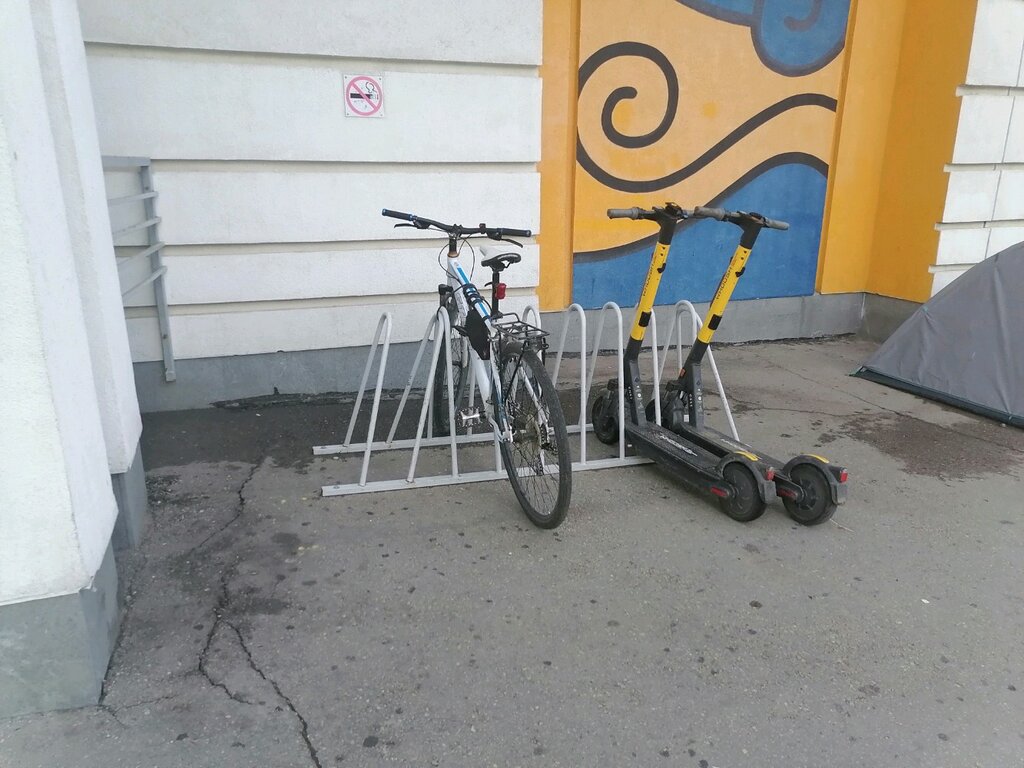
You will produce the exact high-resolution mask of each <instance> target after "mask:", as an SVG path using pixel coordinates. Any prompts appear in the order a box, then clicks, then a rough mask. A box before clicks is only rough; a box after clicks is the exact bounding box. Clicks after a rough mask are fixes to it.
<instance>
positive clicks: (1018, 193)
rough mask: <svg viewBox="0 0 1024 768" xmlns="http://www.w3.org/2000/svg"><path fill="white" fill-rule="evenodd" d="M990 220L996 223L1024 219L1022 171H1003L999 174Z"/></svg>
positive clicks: (1023, 181)
mask: <svg viewBox="0 0 1024 768" xmlns="http://www.w3.org/2000/svg"><path fill="white" fill-rule="evenodd" d="M991 218H992V219H994V220H996V221H999V220H1007V219H1010V220H1013V219H1024V171H1009V170H1004V171H1002V172H1001V173H1000V179H999V190H998V192H997V193H996V206H995V211H994V212H993V215H992V217H991Z"/></svg>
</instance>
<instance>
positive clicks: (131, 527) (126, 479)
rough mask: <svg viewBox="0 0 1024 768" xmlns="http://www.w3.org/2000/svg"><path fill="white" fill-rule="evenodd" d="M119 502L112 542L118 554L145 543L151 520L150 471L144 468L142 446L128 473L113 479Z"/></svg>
mask: <svg viewBox="0 0 1024 768" xmlns="http://www.w3.org/2000/svg"><path fill="white" fill-rule="evenodd" d="M110 482H111V484H112V485H113V486H114V498H115V499H116V500H117V521H116V522H115V523H114V534H113V539H112V543H113V545H114V549H115V550H116V551H118V552H120V551H122V550H125V549H130V548H132V547H134V546H137V545H138V543H139V542H140V541H142V535H143V534H144V533H145V531H146V524H147V523H148V521H149V505H148V501H147V499H146V468H145V467H144V466H143V465H142V446H141V444H140V445H138V446H136V448H135V458H133V459H132V463H131V466H130V467H129V468H128V470H127V471H125V472H122V473H120V474H117V475H111V476H110Z"/></svg>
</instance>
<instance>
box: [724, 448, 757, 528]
mask: <svg viewBox="0 0 1024 768" xmlns="http://www.w3.org/2000/svg"><path fill="white" fill-rule="evenodd" d="M722 477H724V478H725V481H726V482H727V483H729V485H731V486H732V497H731V498H728V499H719V500H718V505H719V506H720V507H721V508H722V511H723V512H725V514H727V515H728V516H729V517H731V518H732V519H733V520H736V521H738V522H740V523H749V522H750V521H751V520H756V519H757V518H759V517H760V516H761V515H763V514H764V508H765V503H764V500H763V499H762V498H761V492H760V491H759V490H758V487H757V478H755V477H754V473H753V472H751V471H750V470H749V469H748V468H747V467H745V466H743V465H742V464H740V463H739V462H733V463H731V464H726V465H725V468H724V469H723V470H722Z"/></svg>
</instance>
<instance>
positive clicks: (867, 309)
mask: <svg viewBox="0 0 1024 768" xmlns="http://www.w3.org/2000/svg"><path fill="white" fill-rule="evenodd" d="M920 306H921V305H920V304H918V303H917V302H916V301H904V300H903V299H894V298H892V297H890V296H878V295H877V294H874V293H868V294H865V296H864V324H863V325H862V326H861V334H862V335H863V336H865V337H867V338H869V339H871V340H872V341H885V340H886V339H887V338H889V337H890V336H892V334H893V332H894V331H895V330H896V329H897V328H899V327H900V326H901V325H903V322H904V321H905V320H906V319H907V318H908V317H910V316H911V315H912V314H914V312H915V311H916V310H917V308H918V307H920Z"/></svg>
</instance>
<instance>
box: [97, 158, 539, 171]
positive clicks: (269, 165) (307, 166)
mask: <svg viewBox="0 0 1024 768" xmlns="http://www.w3.org/2000/svg"><path fill="white" fill-rule="evenodd" d="M150 160H151V161H152V163H153V170H154V171H158V172H159V171H165V172H171V173H175V172H191V171H205V172H215V171H229V172H231V173H268V172H270V173H273V172H280V171H282V170H288V171H305V172H308V173H349V172H350V173H449V172H451V173H536V172H537V162H536V161H523V162H493V163H492V162H480V161H477V160H473V161H465V162H462V161H458V160H446V161H443V162H435V161H425V162H416V161H402V162H379V163H378V162H361V161H349V160H258V159H257V160H252V159H218V160H202V159H187V158H161V157H153V158H150ZM538 160H539V158H538ZM111 173H118V171H112V172H111Z"/></svg>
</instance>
